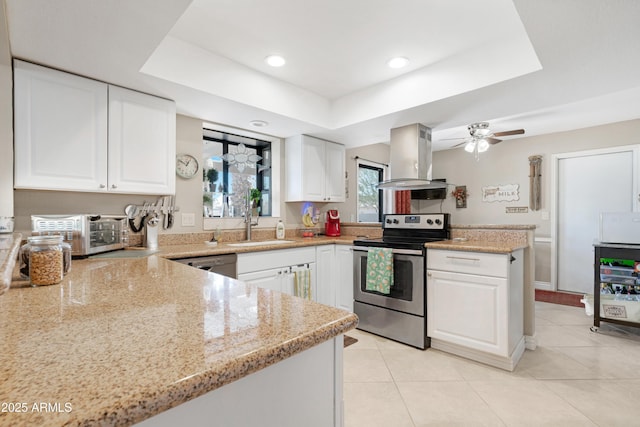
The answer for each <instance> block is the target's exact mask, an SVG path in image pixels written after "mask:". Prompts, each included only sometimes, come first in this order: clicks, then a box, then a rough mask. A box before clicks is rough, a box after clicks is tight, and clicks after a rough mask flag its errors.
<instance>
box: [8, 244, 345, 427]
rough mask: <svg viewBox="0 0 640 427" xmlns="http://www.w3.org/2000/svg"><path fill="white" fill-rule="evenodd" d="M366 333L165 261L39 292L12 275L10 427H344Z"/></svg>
mask: <svg viewBox="0 0 640 427" xmlns="http://www.w3.org/2000/svg"><path fill="white" fill-rule="evenodd" d="M356 324H357V317H356V316H355V315H354V314H352V313H349V312H347V311H343V310H339V309H335V308H332V307H328V306H326V305H322V304H317V303H314V302H310V301H305V300H302V299H300V298H296V297H292V296H289V295H285V294H281V293H278V292H274V291H270V290H267V289H262V288H257V287H254V286H250V285H246V284H244V283H243V282H241V281H237V280H233V279H230V278H227V277H224V276H220V275H216V274H211V273H206V272H203V271H200V270H197V269H194V268H191V267H188V266H185V265H182V264H179V263H176V262H173V261H170V260H167V259H164V258H162V257H160V256H157V255H152V256H148V257H140V258H122V259H86V260H74V261H73V263H72V268H71V271H70V272H69V273H68V275H67V276H66V277H65V278H64V280H63V282H62V283H61V284H59V285H53V286H45V287H37V288H32V287H30V286H29V285H28V283H27V282H26V281H20V280H19V277H17V270H15V269H14V280H13V282H12V287H11V289H10V290H9V291H7V292H6V293H5V294H4V295H2V296H0V337H1V339H0V341H1V342H2V346H3V350H2V352H1V353H0V375H1V381H0V396H1V397H2V404H3V405H5V406H3V408H2V409H3V411H2V412H0V425H3V426H4V425H11V426H19V425H25V426H30V425H94V424H102V425H132V424H135V423H138V422H141V421H143V420H146V419H149V422H151V425H161V424H162V423H163V422H164V424H166V425H172V424H173V425H175V422H176V421H175V420H176V417H178V418H179V419H180V420H181V422H182V423H184V424H186V425H195V424H197V423H198V422H201V421H202V420H204V419H207V420H216V421H217V422H219V423H220V425H232V424H233V423H234V422H242V421H243V420H244V421H246V420H249V419H251V418H250V417H254V418H255V417H258V418H257V419H259V420H260V421H261V423H260V424H261V425H302V424H304V425H340V423H341V409H342V406H341V405H342V396H341V392H342V359H341V356H342V334H343V333H344V332H346V331H348V330H350V329H352V328H354V327H355V326H356ZM274 382H277V384H276V383H274ZM226 390H229V392H228V393H226ZM252 390H253V392H252ZM257 392H261V393H260V394H259V395H257V394H256V393H257ZM233 396H236V397H237V396H241V397H242V399H241V401H235V402H232V403H233V404H230V402H229V401H228V399H229V397H233ZM203 402H204V404H203ZM272 404H273V406H272ZM180 405H182V406H180ZM216 405H217V406H216ZM184 407H188V409H189V410H188V411H186V412H185V411H184V410H182V409H181V408H184ZM215 408H217V409H215ZM207 410H208V411H210V412H206V411H207ZM165 411H166V412H165ZM175 411H177V412H175ZM181 411H182V412H181ZM154 416H155V418H151V417H154ZM164 417H166V418H164ZM172 417H173V418H172ZM185 417H191V418H185ZM301 417H305V418H301ZM163 418H164V420H163ZM301 421H304V423H301ZM314 423H315V424H314Z"/></svg>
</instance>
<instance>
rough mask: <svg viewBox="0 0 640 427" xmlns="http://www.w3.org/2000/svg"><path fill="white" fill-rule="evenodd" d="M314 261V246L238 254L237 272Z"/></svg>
mask: <svg viewBox="0 0 640 427" xmlns="http://www.w3.org/2000/svg"><path fill="white" fill-rule="evenodd" d="M312 262H316V249H315V248H314V247H307V248H295V249H278V250H274V251H257V252H245V253H239V254H238V274H243V273H250V272H253V271H262V270H267V269H270V268H279V267H287V266H291V265H299V264H308V263H312Z"/></svg>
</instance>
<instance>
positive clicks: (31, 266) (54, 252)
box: [20, 236, 71, 286]
mask: <svg viewBox="0 0 640 427" xmlns="http://www.w3.org/2000/svg"><path fill="white" fill-rule="evenodd" d="M62 239H63V237H62V236H32V237H28V238H27V244H25V245H23V246H22V248H20V273H21V275H22V276H23V277H28V278H29V281H30V282H31V285H32V286H44V285H55V284H58V283H60V282H61V281H62V278H63V277H64V275H65V274H66V273H67V271H68V270H69V267H70V265H71V247H70V246H69V244H67V243H65V242H63V240H62Z"/></svg>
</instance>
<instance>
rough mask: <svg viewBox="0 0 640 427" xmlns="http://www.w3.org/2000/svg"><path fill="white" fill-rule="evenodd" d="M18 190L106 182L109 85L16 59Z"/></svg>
mask: <svg viewBox="0 0 640 427" xmlns="http://www.w3.org/2000/svg"><path fill="white" fill-rule="evenodd" d="M14 117H15V119H14V120H15V124H14V134H15V136H14V138H15V148H14V150H15V182H14V185H15V187H16V188H36V189H56V190H78V191H99V190H100V189H106V185H107V85H106V84H105V83H101V82H98V81H95V80H90V79H86V78H82V77H78V76H74V75H72V74H67V73H63V72H60V71H55V70H51V69H48V68H44V67H40V66H38V65H33V64H30V63H27V62H22V61H15V72H14Z"/></svg>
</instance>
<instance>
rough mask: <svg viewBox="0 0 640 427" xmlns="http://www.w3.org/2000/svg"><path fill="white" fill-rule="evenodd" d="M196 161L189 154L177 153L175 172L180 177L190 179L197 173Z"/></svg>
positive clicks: (198, 166)
mask: <svg viewBox="0 0 640 427" xmlns="http://www.w3.org/2000/svg"><path fill="white" fill-rule="evenodd" d="M199 168H200V165H198V161H197V160H196V158H195V157H193V156H191V155H189V154H178V155H177V156H176V174H177V175H178V176H181V177H182V178H186V179H191V178H193V177H194V176H196V174H197V173H198V169H199Z"/></svg>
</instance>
